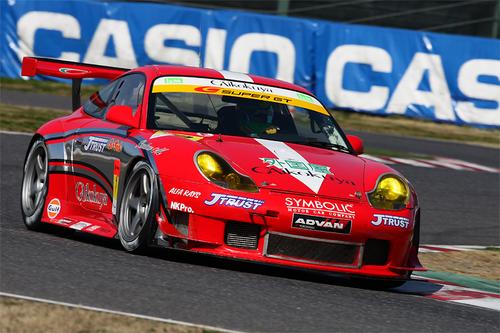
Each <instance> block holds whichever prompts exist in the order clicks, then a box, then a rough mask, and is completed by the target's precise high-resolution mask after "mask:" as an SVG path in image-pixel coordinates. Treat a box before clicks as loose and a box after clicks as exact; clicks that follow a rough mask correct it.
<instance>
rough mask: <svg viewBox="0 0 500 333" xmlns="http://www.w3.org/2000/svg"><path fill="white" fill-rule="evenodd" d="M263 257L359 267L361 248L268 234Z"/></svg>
mask: <svg viewBox="0 0 500 333" xmlns="http://www.w3.org/2000/svg"><path fill="white" fill-rule="evenodd" d="M266 237H267V239H266V246H265V249H264V255H265V256H267V257H272V258H279V259H284V260H291V261H299V262H306V263H313V264H320V265H330V266H339V267H359V264H360V256H361V252H362V251H361V247H360V246H359V245H358V244H348V243H344V242H339V241H330V240H325V239H314V238H309V237H302V236H295V235H286V234H279V233H269V234H268V235H267V236H266Z"/></svg>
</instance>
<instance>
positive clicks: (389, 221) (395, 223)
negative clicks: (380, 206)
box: [371, 214, 410, 229]
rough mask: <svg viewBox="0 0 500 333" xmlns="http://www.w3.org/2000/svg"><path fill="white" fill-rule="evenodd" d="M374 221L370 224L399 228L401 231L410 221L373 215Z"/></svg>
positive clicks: (397, 217) (402, 218)
mask: <svg viewBox="0 0 500 333" xmlns="http://www.w3.org/2000/svg"><path fill="white" fill-rule="evenodd" d="M373 217H374V220H373V221H371V224H373V225H375V226H379V225H385V226H388V227H399V228H402V229H406V228H408V226H409V225H410V219H407V218H406V217H400V216H392V215H384V214H373Z"/></svg>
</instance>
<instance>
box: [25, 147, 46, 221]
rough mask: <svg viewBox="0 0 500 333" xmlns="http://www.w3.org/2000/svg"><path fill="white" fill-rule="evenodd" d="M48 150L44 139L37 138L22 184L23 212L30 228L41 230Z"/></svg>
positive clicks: (26, 165) (28, 156) (29, 154)
mask: <svg viewBox="0 0 500 333" xmlns="http://www.w3.org/2000/svg"><path fill="white" fill-rule="evenodd" d="M48 156H49V155H48V152H47V147H46V146H45V143H44V142H43V140H42V139H38V140H36V141H35V142H34V143H33V144H32V145H31V148H30V150H29V153H28V155H27V157H26V160H25V163H24V168H23V181H22V185H21V213H22V216H23V222H24V225H25V226H26V228H28V229H29V230H40V229H41V228H42V227H43V225H42V221H41V219H42V215H43V207H44V206H45V199H46V197H47V193H48V188H49V187H48V185H49V178H48V169H49V168H48Z"/></svg>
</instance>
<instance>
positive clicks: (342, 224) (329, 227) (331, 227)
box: [292, 214, 351, 234]
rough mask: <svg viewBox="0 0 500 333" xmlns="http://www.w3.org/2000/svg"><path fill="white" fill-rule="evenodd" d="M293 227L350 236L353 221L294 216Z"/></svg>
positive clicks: (301, 215)
mask: <svg viewBox="0 0 500 333" xmlns="http://www.w3.org/2000/svg"><path fill="white" fill-rule="evenodd" d="M292 227H294V228H300V229H307V230H315V231H327V232H336V233H340V234H348V233H350V232H351V221H349V220H341V219H336V218H331V217H320V216H311V215H303V214H293V220H292Z"/></svg>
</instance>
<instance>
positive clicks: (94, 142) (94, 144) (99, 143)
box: [83, 136, 123, 153]
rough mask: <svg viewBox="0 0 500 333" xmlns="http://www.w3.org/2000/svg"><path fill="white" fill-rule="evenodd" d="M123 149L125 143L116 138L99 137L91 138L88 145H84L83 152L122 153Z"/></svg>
mask: <svg viewBox="0 0 500 333" xmlns="http://www.w3.org/2000/svg"><path fill="white" fill-rule="evenodd" d="M122 149H123V143H122V141H121V140H118V139H115V138H111V139H109V138H101V137H98V136H90V137H89V138H88V141H87V143H85V144H84V145H83V150H85V151H95V152H96V153H102V152H104V151H105V150H107V151H114V152H117V153H121V151H122Z"/></svg>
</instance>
